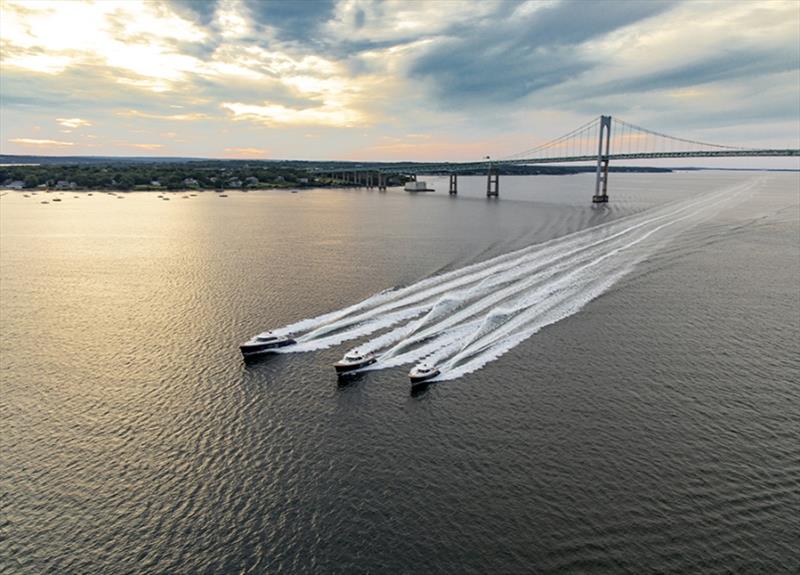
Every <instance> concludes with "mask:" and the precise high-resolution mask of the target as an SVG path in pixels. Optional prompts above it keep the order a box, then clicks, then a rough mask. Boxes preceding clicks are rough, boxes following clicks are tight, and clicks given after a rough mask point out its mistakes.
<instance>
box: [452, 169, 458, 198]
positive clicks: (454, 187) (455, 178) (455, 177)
mask: <svg viewBox="0 0 800 575" xmlns="http://www.w3.org/2000/svg"><path fill="white" fill-rule="evenodd" d="M456 194H458V174H450V195H451V196H455V195H456Z"/></svg>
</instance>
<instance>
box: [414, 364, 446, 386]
mask: <svg viewBox="0 0 800 575" xmlns="http://www.w3.org/2000/svg"><path fill="white" fill-rule="evenodd" d="M439 373H440V372H439V370H438V369H437V368H435V367H434V366H432V365H428V364H427V363H420V364H419V365H416V366H414V367H412V368H411V371H409V372H408V378H409V379H410V380H411V387H414V386H415V385H419V384H420V383H424V382H426V381H428V380H430V379H433V378H434V377H436V376H437V375H439Z"/></svg>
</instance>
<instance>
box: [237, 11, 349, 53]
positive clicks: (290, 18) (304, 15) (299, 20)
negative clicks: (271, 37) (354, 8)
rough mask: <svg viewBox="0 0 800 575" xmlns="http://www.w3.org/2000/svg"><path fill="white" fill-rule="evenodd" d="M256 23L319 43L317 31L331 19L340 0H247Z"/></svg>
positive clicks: (296, 39)
mask: <svg viewBox="0 0 800 575" xmlns="http://www.w3.org/2000/svg"><path fill="white" fill-rule="evenodd" d="M245 5H246V6H247V9H248V11H249V13H250V15H251V16H252V18H253V20H254V21H255V23H256V24H259V25H262V26H269V27H270V28H272V29H274V30H275V31H276V33H277V35H278V38H280V39H281V40H286V41H293V42H301V43H311V44H313V43H316V42H315V40H316V38H315V36H314V34H315V33H316V31H317V30H318V29H319V27H320V26H321V25H322V24H324V23H325V22H327V21H328V20H330V19H331V18H332V17H333V15H334V11H335V9H336V0H269V1H268V2H266V1H264V0H245Z"/></svg>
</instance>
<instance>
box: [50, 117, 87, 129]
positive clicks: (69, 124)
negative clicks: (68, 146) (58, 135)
mask: <svg viewBox="0 0 800 575" xmlns="http://www.w3.org/2000/svg"><path fill="white" fill-rule="evenodd" d="M56 122H58V123H59V124H61V125H62V126H64V127H65V128H81V127H83V126H91V125H92V123H91V122H90V121H89V120H83V119H81V118H56Z"/></svg>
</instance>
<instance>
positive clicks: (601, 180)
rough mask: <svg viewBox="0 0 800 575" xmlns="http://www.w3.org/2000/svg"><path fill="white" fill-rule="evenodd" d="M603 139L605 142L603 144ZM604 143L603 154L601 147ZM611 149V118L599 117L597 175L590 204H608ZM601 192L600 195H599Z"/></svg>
mask: <svg viewBox="0 0 800 575" xmlns="http://www.w3.org/2000/svg"><path fill="white" fill-rule="evenodd" d="M603 138H605V142H603ZM604 143H605V153H603V147H604V145H603V144H604ZM610 148H611V116H600V141H599V143H598V145H597V173H596V180H595V186H594V196H592V203H594V204H605V203H608V156H609V153H610ZM601 192H602V193H601Z"/></svg>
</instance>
